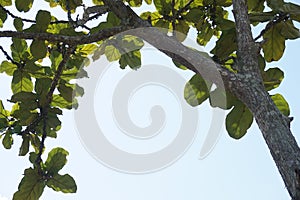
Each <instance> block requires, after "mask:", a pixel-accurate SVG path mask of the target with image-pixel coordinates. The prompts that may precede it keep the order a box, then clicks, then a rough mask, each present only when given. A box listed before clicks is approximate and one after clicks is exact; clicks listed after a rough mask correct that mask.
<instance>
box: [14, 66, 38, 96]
mask: <svg viewBox="0 0 300 200" xmlns="http://www.w3.org/2000/svg"><path fill="white" fill-rule="evenodd" d="M11 89H12V92H13V93H14V94H16V93H18V92H22V91H24V92H31V91H32V90H33V83H32V81H31V77H30V75H29V74H28V73H26V72H22V71H20V70H16V71H15V72H14V74H13V79H12V82H11Z"/></svg>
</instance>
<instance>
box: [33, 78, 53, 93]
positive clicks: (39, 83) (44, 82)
mask: <svg viewBox="0 0 300 200" xmlns="http://www.w3.org/2000/svg"><path fill="white" fill-rule="evenodd" d="M51 83H52V79H51V78H37V79H36V81H35V85H34V90H35V91H36V93H37V94H38V95H46V94H47V93H48V91H49V89H50V87H51Z"/></svg>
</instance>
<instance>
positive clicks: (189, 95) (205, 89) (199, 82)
mask: <svg viewBox="0 0 300 200" xmlns="http://www.w3.org/2000/svg"><path fill="white" fill-rule="evenodd" d="M210 87H211V84H207V83H206V81H205V80H204V79H203V78H202V77H201V76H200V75H199V74H195V75H194V76H193V77H192V78H191V79H190V80H189V81H188V82H187V83H186V85H185V88H184V98H185V100H186V101H187V103H188V104H190V105H191V106H198V105H200V104H201V103H202V102H204V101H205V100H206V99H207V98H208V97H209V89H210Z"/></svg>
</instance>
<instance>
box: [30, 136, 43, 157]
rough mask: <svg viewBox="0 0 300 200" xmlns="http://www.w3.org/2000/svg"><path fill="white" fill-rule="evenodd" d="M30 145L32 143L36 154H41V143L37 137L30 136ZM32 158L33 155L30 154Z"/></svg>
mask: <svg viewBox="0 0 300 200" xmlns="http://www.w3.org/2000/svg"><path fill="white" fill-rule="evenodd" d="M30 143H31V146H32V147H33V148H34V150H35V152H39V148H40V145H41V141H40V139H39V137H38V136H37V135H35V134H30ZM30 156H31V153H30ZM35 160H36V159H35Z"/></svg>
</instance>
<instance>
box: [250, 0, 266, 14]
mask: <svg viewBox="0 0 300 200" xmlns="http://www.w3.org/2000/svg"><path fill="white" fill-rule="evenodd" d="M264 3H265V1H264V0H263V1H262V0H251V1H247V4H248V11H249V12H253V11H256V12H262V11H263V10H264V8H265V6H264Z"/></svg>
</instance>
